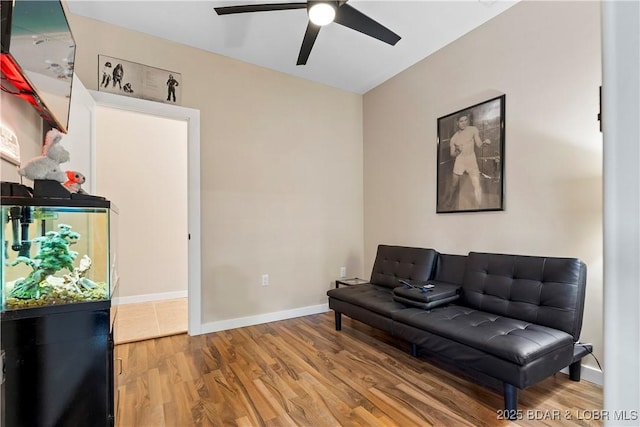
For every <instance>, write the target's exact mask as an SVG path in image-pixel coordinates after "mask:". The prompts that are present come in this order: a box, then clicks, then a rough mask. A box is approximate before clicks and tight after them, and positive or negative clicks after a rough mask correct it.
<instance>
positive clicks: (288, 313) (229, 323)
mask: <svg viewBox="0 0 640 427" xmlns="http://www.w3.org/2000/svg"><path fill="white" fill-rule="evenodd" d="M327 311H329V304H328V303H326V304H319V305H310V306H307V307H300V308H294V309H292V310H284V311H276V312H273V313H265V314H258V315H255V316H247V317H239V318H236V319H229V320H220V321H218V322H209V323H204V324H203V325H202V327H201V329H200V331H199V332H200V333H201V334H208V333H211V332H219V331H226V330H228V329H235V328H243V327H245V326H252V325H259V324H261V323H268V322H277V321H278V320H286V319H293V318H294V317H302V316H309V315H312V314H319V313H326V312H327Z"/></svg>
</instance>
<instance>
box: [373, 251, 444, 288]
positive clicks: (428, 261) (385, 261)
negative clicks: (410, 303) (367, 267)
mask: <svg viewBox="0 0 640 427" xmlns="http://www.w3.org/2000/svg"><path fill="white" fill-rule="evenodd" d="M437 256H438V253H437V252H436V251H435V250H433V249H425V248H410V247H406V246H388V245H379V246H378V253H377V254H376V259H375V261H374V263H373V270H372V271H371V280H370V282H371V283H372V284H374V285H379V286H386V287H388V288H395V287H396V286H402V285H401V283H399V282H398V280H399V279H403V280H407V281H409V282H410V283H413V282H416V283H418V282H426V281H428V280H429V279H431V276H432V274H433V271H434V268H435V262H436V258H437Z"/></svg>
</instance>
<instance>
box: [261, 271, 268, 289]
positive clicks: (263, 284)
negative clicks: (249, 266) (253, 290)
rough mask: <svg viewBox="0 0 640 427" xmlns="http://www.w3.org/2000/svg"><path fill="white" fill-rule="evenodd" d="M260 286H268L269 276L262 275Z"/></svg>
mask: <svg viewBox="0 0 640 427" xmlns="http://www.w3.org/2000/svg"><path fill="white" fill-rule="evenodd" d="M262 286H269V275H268V274H263V275H262Z"/></svg>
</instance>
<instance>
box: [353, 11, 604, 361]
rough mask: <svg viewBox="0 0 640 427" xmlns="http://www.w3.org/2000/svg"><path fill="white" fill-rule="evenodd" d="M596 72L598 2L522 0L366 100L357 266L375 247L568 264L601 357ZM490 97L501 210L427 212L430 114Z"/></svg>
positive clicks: (432, 195)
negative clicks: (499, 144)
mask: <svg viewBox="0 0 640 427" xmlns="http://www.w3.org/2000/svg"><path fill="white" fill-rule="evenodd" d="M600 70H601V65H600V8H599V4H598V3H595V2H591V3H590V2H571V3H561V2H524V3H520V4H518V5H516V6H514V7H513V8H511V9H509V10H507V11H506V12H505V13H503V14H502V15H500V16H498V17H497V18H495V19H493V20H492V21H490V22H488V23H487V24H485V25H483V26H482V27H480V28H478V29H476V30H475V31H473V32H471V33H469V34H467V35H466V36H464V37H462V38H461V39H459V40H457V41H455V42H454V43H452V44H450V45H448V46H446V47H445V48H443V49H441V50H440V51H438V52H437V53H435V54H434V55H432V56H430V57H428V58H427V59H425V60H423V61H421V62H419V63H418V64H416V65H414V66H413V67H411V68H409V69H408V70H406V71H405V72H403V73H401V74H399V75H397V76H396V77H394V78H393V79H391V80H389V81H387V82H385V83H384V84H382V85H381V86H378V87H377V88H375V89H374V90H372V91H370V92H369V93H367V94H366V95H365V96H364V140H365V146H364V171H365V174H364V176H365V181H364V185H365V208H364V212H365V240H364V241H365V270H367V269H369V268H370V267H371V265H372V263H373V257H374V256H375V248H376V245H377V244H378V243H390V244H396V243H397V244H406V245H416V246H427V247H433V248H436V249H438V250H440V251H441V252H445V253H457V254H466V253H467V252H468V251H472V250H473V251H491V252H503V253H516V254H530V255H551V256H569V257H579V258H581V259H583V260H584V261H585V262H586V263H587V265H588V270H589V271H588V289H587V296H586V309H585V316H584V326H583V329H582V337H581V339H582V341H583V342H593V343H594V348H595V352H596V354H597V356H598V358H599V359H600V360H602V196H601V193H602V136H601V134H600V132H599V131H598V122H597V121H596V115H597V113H598V87H599V85H600V84H601V72H600ZM502 93H504V94H506V114H505V116H506V135H505V141H506V147H505V167H506V169H505V183H506V185H505V194H506V197H505V210H504V211H502V212H485V213H464V214H462V213H460V214H438V215H437V214H436V213H435V210H436V205H435V202H436V170H435V166H436V155H437V151H436V136H437V130H436V119H437V118H438V117H441V116H444V115H447V114H449V113H452V112H454V111H457V110H460V109H462V108H464V107H467V106H470V105H473V104H475V103H477V102H481V101H483V100H486V99H489V98H491V97H494V96H496V95H499V94H502ZM585 362H586V363H587V364H589V365H592V366H595V363H594V362H593V360H592V359H589V358H588V359H585Z"/></svg>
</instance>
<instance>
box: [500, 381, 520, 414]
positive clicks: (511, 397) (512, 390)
mask: <svg viewBox="0 0 640 427" xmlns="http://www.w3.org/2000/svg"><path fill="white" fill-rule="evenodd" d="M503 384H504V409H505V412H506V414H505V415H506V416H507V417H506V418H509V419H510V420H513V419H516V418H515V417H516V416H517V412H518V388H517V387H516V386H514V385H511V384H509V383H503Z"/></svg>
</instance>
